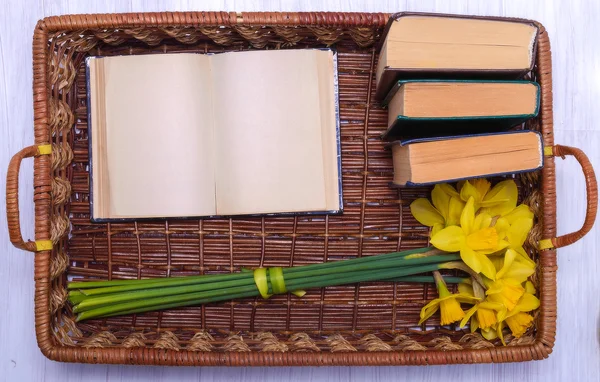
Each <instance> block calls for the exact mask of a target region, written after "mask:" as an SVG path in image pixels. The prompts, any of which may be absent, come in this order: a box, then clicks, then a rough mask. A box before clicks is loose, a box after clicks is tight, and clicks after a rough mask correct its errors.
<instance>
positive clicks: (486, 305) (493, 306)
mask: <svg viewBox="0 0 600 382" xmlns="http://www.w3.org/2000/svg"><path fill="white" fill-rule="evenodd" d="M479 307H481V308H483V309H489V310H495V311H497V312H500V311H501V310H502V309H504V305H502V304H500V303H499V302H492V301H483V302H480V303H479Z"/></svg>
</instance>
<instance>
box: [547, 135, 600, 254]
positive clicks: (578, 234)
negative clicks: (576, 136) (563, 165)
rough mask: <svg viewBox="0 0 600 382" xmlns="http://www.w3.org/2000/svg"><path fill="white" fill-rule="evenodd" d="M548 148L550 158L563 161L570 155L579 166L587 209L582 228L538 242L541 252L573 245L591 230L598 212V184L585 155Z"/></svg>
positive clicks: (573, 149)
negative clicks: (550, 150) (583, 180)
mask: <svg viewBox="0 0 600 382" xmlns="http://www.w3.org/2000/svg"><path fill="white" fill-rule="evenodd" d="M550 148H551V149H552V156H555V157H561V158H562V159H565V157H566V156H567V155H572V156H574V157H575V159H576V160H577V162H579V164H580V165H581V169H582V170H583V175H584V176H585V190H586V195H587V207H586V211H585V220H584V222H583V226H582V227H581V228H580V229H579V230H577V231H575V232H571V233H568V234H566V235H562V236H558V237H554V238H551V239H542V240H540V243H539V249H541V250H543V249H551V248H561V247H565V246H567V245H570V244H573V243H575V242H576V241H577V240H579V239H581V238H582V237H584V236H585V235H586V234H587V233H588V232H589V231H590V230H591V229H592V227H593V226H594V221H595V220H596V213H597V212H598V184H597V182H596V174H595V172H594V168H593V167H592V163H591V162H590V160H589V159H588V157H587V155H585V154H584V152H583V151H581V150H580V149H578V148H575V147H570V146H561V145H554V146H552V147H550ZM550 148H546V149H550Z"/></svg>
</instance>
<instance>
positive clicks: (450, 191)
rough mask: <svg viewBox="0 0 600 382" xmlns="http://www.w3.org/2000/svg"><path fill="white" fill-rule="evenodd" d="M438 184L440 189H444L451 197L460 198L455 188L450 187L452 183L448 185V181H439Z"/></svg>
mask: <svg viewBox="0 0 600 382" xmlns="http://www.w3.org/2000/svg"><path fill="white" fill-rule="evenodd" d="M439 186H440V188H441V189H442V191H444V192H445V193H446V194H448V195H450V196H451V197H454V198H460V194H459V193H458V191H456V189H455V188H454V187H452V185H450V184H448V183H440V184H439Z"/></svg>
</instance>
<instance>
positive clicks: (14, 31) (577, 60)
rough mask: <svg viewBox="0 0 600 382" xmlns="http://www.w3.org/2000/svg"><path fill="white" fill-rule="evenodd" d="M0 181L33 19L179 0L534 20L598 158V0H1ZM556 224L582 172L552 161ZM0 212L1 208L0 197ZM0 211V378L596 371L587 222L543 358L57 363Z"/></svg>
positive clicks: (15, 143)
mask: <svg viewBox="0 0 600 382" xmlns="http://www.w3.org/2000/svg"><path fill="white" fill-rule="evenodd" d="M0 9H1V10H0V179H1V180H0V186H1V187H0V188H1V189H2V190H4V186H5V184H4V182H5V179H6V177H5V171H6V168H7V166H8V161H9V160H10V157H11V156H12V155H13V154H14V153H16V152H17V151H18V150H19V149H21V148H22V147H25V146H28V145H30V144H32V142H33V112H32V93H31V84H32V70H31V61H32V59H31V36H32V33H33V28H34V25H35V23H36V21H37V20H38V19H40V18H43V17H45V16H50V15H59V14H67V13H105V12H144V11H164V10H169V11H177V10H215V11H217V10H223V11H316V10H322V11H353V12H397V11H403V10H410V11H428V12H441V13H464V14H476V15H502V16H514V17H524V18H531V19H536V20H539V21H541V22H542V23H543V24H544V25H545V26H546V29H547V30H548V32H549V34H550V39H551V42H552V48H553V49H552V58H553V65H554V66H553V73H554V89H553V90H554V118H555V119H554V123H555V137H556V143H560V144H564V145H572V146H576V147H579V148H581V149H583V150H584V151H585V152H586V153H587V154H588V155H589V156H590V159H591V160H592V163H593V164H595V165H596V166H597V168H600V150H599V149H598V147H599V146H600V122H598V118H597V116H596V113H597V112H598V111H600V25H599V24H598V20H599V19H600V1H598V0H573V1H569V0H554V1H550V0H546V1H544V0H479V1H478V0H472V1H468V0H455V1H449V0H448V1H447V0H438V1H429V0H422V1H420V0H404V1H401V0H396V1H393V0H389V1H360V0H331V1H319V0H292V1H284V0H281V1H276V0H273V1H258V0H254V1H253V0H238V1H225V0H212V1H204V2H200V1H185V0H181V1H176V0H173V1H170V0H150V1H142V0H123V1H119V0H104V1H96V2H92V1H76V0H8V1H6V0H5V1H3V2H2V3H1V5H0ZM32 177H33V175H32V164H31V161H29V162H25V163H24V166H23V169H22V170H21V177H20V187H21V190H22V191H21V194H20V205H21V222H22V226H23V233H24V236H25V237H26V238H31V237H33V201H32V198H33V196H32ZM557 183H558V184H557V188H558V221H559V233H566V232H570V231H573V230H576V229H577V228H579V226H580V224H581V223H582V222H583V216H584V208H585V205H586V199H585V192H584V186H583V176H582V173H581V171H580V169H579V166H578V165H577V163H576V162H575V161H574V160H572V159H569V160H566V161H564V162H563V161H558V162H557ZM0 214H1V215H3V216H4V215H5V207H4V203H1V204H0ZM3 216H2V217H1V218H0V256H2V262H1V263H0V380H6V381H41V380H44V381H54V380H56V381H82V380H85V381H86V382H92V381H137V380H139V381H153V380H156V381H169V380H177V381H180V380H199V379H202V380H205V381H220V380H228V381H261V382H263V381H278V380H295V381H299V380H311V381H312V380H330V381H347V380H394V381H403V380H407V381H416V380H424V381H425V380H426V381H429V380H440V379H442V380H461V381H471V380H473V381H490V380H491V381H500V380H502V381H503V380H511V381H512V380H517V381H519V380H523V381H525V380H527V381H534V380H536V381H537V380H543V381H600V298H599V295H600V282H599V280H598V277H599V275H600V256H599V253H598V252H599V251H598V244H599V240H600V235H598V230H597V229H594V230H593V231H592V232H591V233H590V234H588V236H587V237H585V238H584V239H583V240H581V241H580V242H578V243H576V244H574V245H572V246H570V247H568V248H564V249H561V250H560V251H559V253H558V255H559V256H558V257H559V262H558V263H559V268H560V269H559V272H558V317H559V318H558V332H557V338H556V346H555V348H554V353H553V354H552V355H551V356H550V358H549V359H548V360H544V361H538V362H530V363H521V364H505V365H464V366H463V365H461V366H435V367H403V368H400V367H397V368H396V367H380V368H374V367H326V368H273V369H267V368H254V369H249V368H243V369H242V368H239V369H234V368H166V367H165V368H160V367H134V366H105V365H77V364H61V363H56V362H51V361H48V360H47V359H45V358H44V357H43V356H42V354H41V353H40V351H39V350H38V348H37V344H36V341H35V332H34V323H33V258H32V257H33V255H32V254H30V253H25V252H22V251H19V250H17V249H15V248H13V247H12V245H11V244H10V242H9V240H8V234H7V231H6V219H5V218H4V217H3Z"/></svg>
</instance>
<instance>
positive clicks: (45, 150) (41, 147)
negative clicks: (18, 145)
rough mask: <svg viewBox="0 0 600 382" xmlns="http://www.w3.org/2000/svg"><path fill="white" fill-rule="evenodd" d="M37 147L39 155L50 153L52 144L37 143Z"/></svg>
mask: <svg viewBox="0 0 600 382" xmlns="http://www.w3.org/2000/svg"><path fill="white" fill-rule="evenodd" d="M37 149H38V153H39V155H50V154H52V145H38V147H37Z"/></svg>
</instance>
